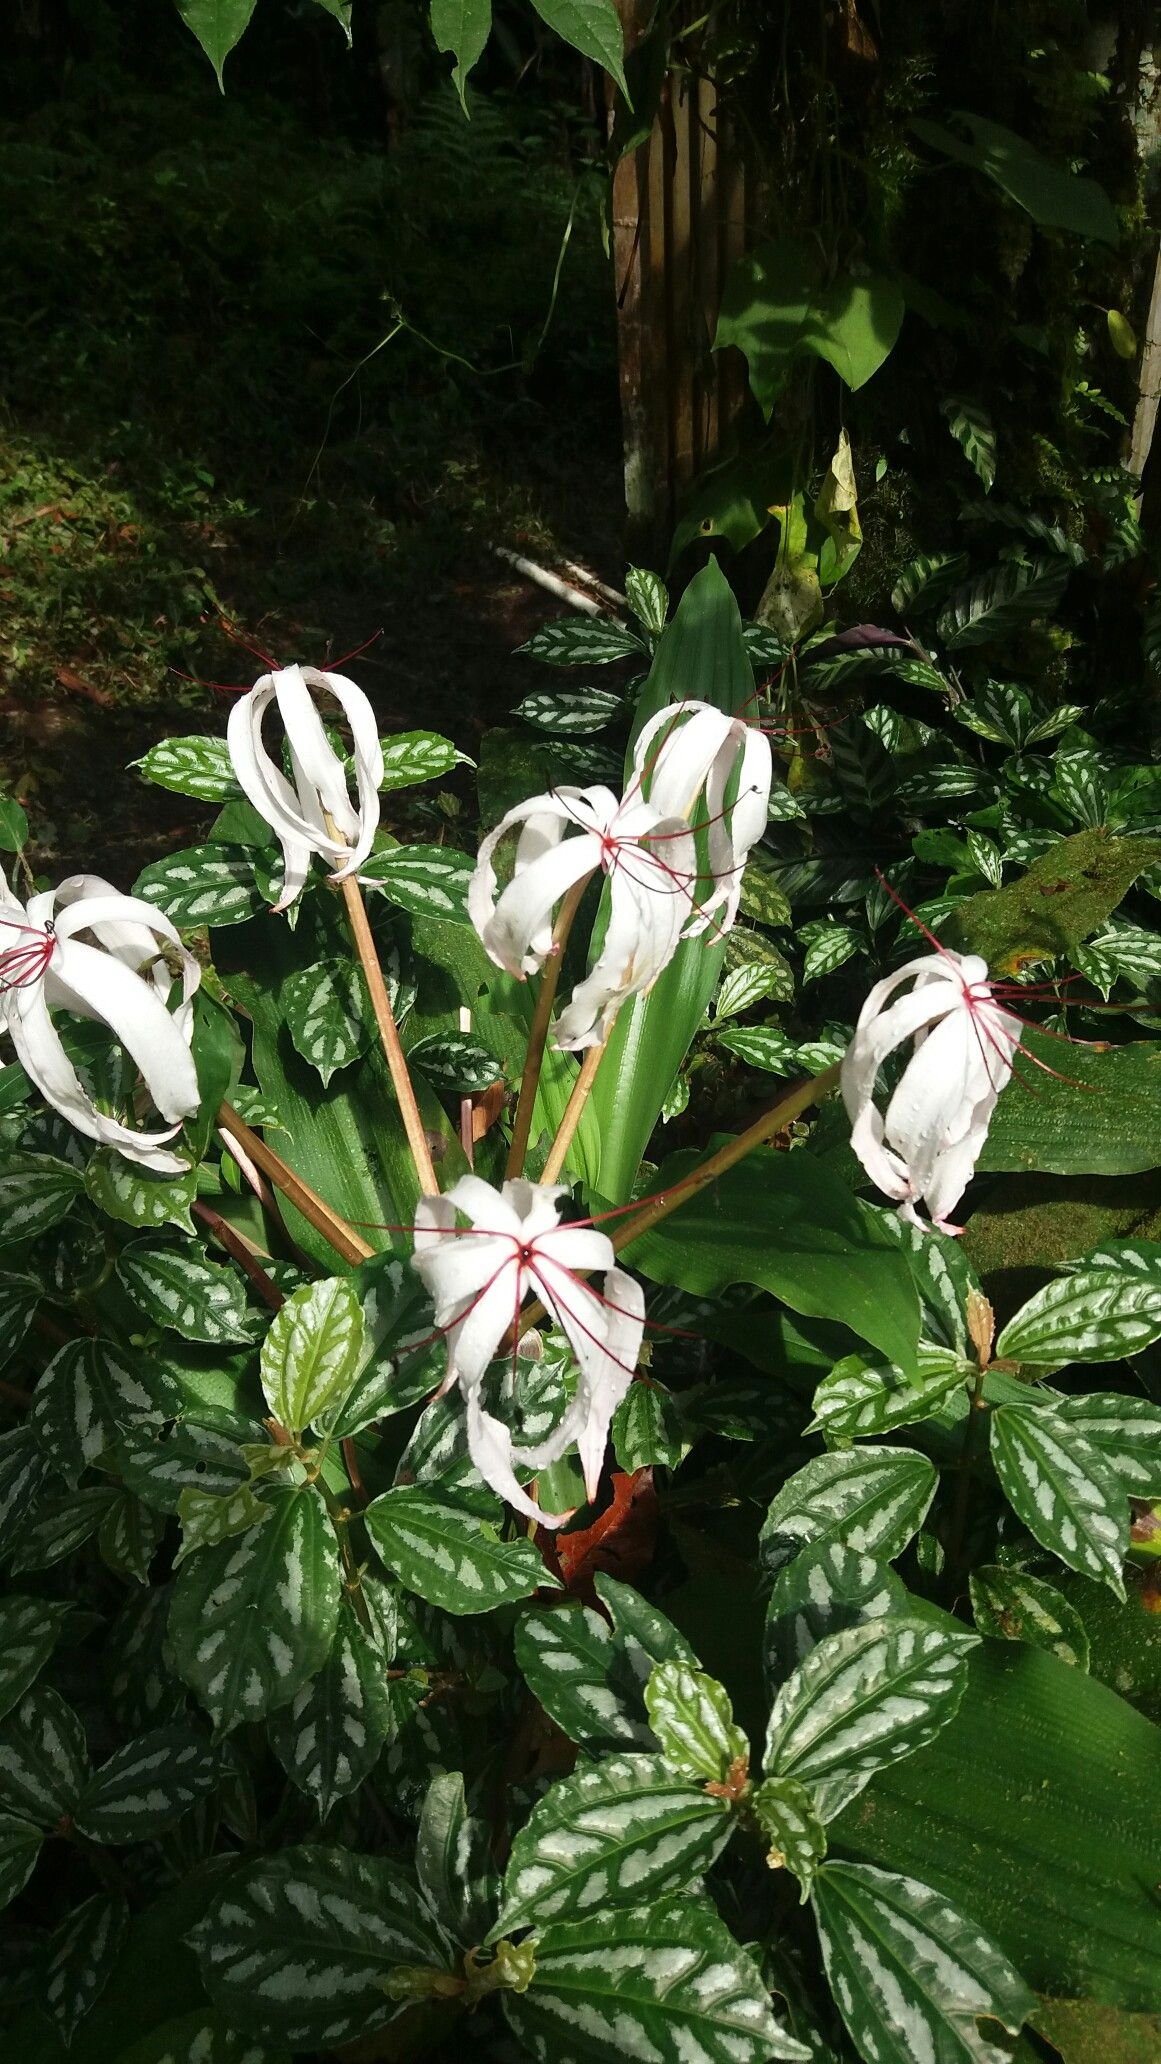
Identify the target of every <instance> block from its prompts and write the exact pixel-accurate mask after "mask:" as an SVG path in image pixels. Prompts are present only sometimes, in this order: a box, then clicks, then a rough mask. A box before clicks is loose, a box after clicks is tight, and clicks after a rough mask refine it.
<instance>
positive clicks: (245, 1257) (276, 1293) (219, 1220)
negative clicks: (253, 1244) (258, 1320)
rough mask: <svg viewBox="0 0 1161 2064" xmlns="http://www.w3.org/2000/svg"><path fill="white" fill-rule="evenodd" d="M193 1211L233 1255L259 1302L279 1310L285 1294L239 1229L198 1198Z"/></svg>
mask: <svg viewBox="0 0 1161 2064" xmlns="http://www.w3.org/2000/svg"><path fill="white" fill-rule="evenodd" d="M193 1214H194V1217H195V1218H200V1219H201V1222H202V1224H203V1225H204V1226H208V1227H209V1229H210V1231H211V1233H212V1234H213V1236H214V1238H215V1240H217V1241H218V1243H219V1245H220V1246H222V1247H224V1248H225V1250H226V1252H227V1254H232V1255H233V1257H234V1260H235V1261H236V1262H237V1264H238V1267H239V1268H240V1269H241V1270H242V1272H243V1274H244V1275H246V1276H248V1277H249V1279H250V1281H251V1283H252V1284H253V1285H254V1288H255V1290H256V1291H257V1293H258V1295H259V1297H260V1298H261V1299H262V1302H263V1304H268V1305H269V1307H270V1309H271V1311H281V1310H282V1307H283V1305H284V1304H285V1303H286V1299H285V1297H284V1296H283V1294H282V1292H281V1290H280V1289H279V1287H278V1285H277V1283H276V1282H275V1281H274V1280H273V1278H272V1277H271V1276H268V1275H267V1273H266V1271H265V1269H264V1268H263V1266H262V1264H261V1262H260V1261H259V1259H258V1257H257V1255H256V1254H254V1253H253V1252H252V1250H251V1249H250V1247H248V1246H247V1244H246V1242H245V1240H244V1239H243V1238H242V1235H241V1233H240V1232H238V1230H237V1228H236V1227H235V1226H232V1225H231V1224H230V1221H229V1219H227V1218H223V1217H222V1214H221V1212H220V1211H215V1210H214V1209H213V1208H212V1206H211V1205H209V1204H203V1203H201V1202H200V1201H199V1202H195V1204H194V1206H193Z"/></svg>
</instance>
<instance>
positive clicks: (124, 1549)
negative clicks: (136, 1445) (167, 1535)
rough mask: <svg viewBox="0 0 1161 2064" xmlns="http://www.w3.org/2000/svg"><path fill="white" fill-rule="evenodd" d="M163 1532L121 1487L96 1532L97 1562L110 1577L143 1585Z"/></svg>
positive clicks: (152, 1514)
mask: <svg viewBox="0 0 1161 2064" xmlns="http://www.w3.org/2000/svg"><path fill="white" fill-rule="evenodd" d="M164 1531H165V1522H164V1520H162V1519H160V1518H159V1517H158V1515H157V1513H155V1512H154V1511H153V1510H152V1509H151V1507H150V1506H148V1505H144V1504H142V1502H141V1499H140V1498H135V1497H134V1495H133V1493H132V1491H127V1490H125V1489H124V1487H122V1489H121V1490H120V1491H119V1492H118V1494H117V1497H116V1498H115V1499H114V1501H113V1503H112V1505H110V1507H109V1510H108V1511H107V1512H106V1514H105V1516H104V1518H103V1519H102V1521H101V1524H100V1526H99V1527H98V1528H97V1549H98V1551H99V1553H100V1557H101V1561H102V1562H103V1563H104V1564H105V1566H106V1568H107V1569H111V1570H112V1571H113V1574H114V1576H118V1577H126V1578H128V1580H129V1582H130V1583H133V1584H147V1583H148V1582H149V1571H150V1567H151V1565H152V1562H153V1558H154V1556H155V1555H156V1553H157V1550H158V1548H159V1547H160V1545H161V1537H162V1534H163V1533H164Z"/></svg>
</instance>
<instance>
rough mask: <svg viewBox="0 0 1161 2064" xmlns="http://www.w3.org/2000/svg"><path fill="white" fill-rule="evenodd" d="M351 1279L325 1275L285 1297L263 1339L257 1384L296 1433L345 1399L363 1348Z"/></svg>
mask: <svg viewBox="0 0 1161 2064" xmlns="http://www.w3.org/2000/svg"><path fill="white" fill-rule="evenodd" d="M365 1346H366V1339H365V1334H364V1329H363V1307H362V1305H361V1304H360V1302H359V1297H358V1293H357V1291H356V1289H355V1286H354V1284H353V1283H351V1282H349V1281H348V1280H347V1279H346V1278H345V1277H343V1276H330V1277H328V1278H327V1279H326V1280H325V1281H324V1282H321V1283H309V1284H306V1285H305V1286H304V1287H303V1288H302V1289H301V1290H296V1291H295V1292H294V1294H293V1296H292V1297H288V1298H287V1300H286V1303H285V1304H284V1305H283V1307H282V1309H281V1311H279V1312H278V1313H277V1314H276V1315H275V1319H274V1323H273V1325H272V1326H271V1328H270V1331H269V1332H268V1333H267V1335H266V1338H265V1340H264V1341H263V1343H262V1358H261V1370H262V1388H263V1390H264V1391H265V1393H266V1402H267V1404H268V1405H269V1406H270V1409H271V1411H272V1412H273V1414H274V1416H275V1418H276V1419H278V1420H279V1421H280V1422H281V1424H282V1425H283V1426H285V1427H286V1428H287V1429H288V1430H289V1431H290V1432H291V1433H295V1434H298V1433H301V1432H302V1431H303V1430H304V1428H306V1427H307V1426H314V1425H316V1424H319V1423H321V1422H322V1421H324V1420H327V1419H330V1418H331V1417H332V1416H333V1415H334V1414H335V1413H336V1412H337V1411H338V1409H339V1407H340V1406H341V1405H342V1404H343V1403H344V1402H345V1400H346V1398H347V1395H348V1393H349V1391H350V1389H351V1387H352V1385H353V1383H354V1381H355V1377H356V1375H357V1373H358V1369H359V1364H360V1362H361V1360H362V1358H363V1354H364V1352H365Z"/></svg>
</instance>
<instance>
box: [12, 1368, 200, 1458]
mask: <svg viewBox="0 0 1161 2064" xmlns="http://www.w3.org/2000/svg"><path fill="white" fill-rule="evenodd" d="M175 1401H176V1393H175V1392H174V1391H173V1387H172V1385H170V1384H168V1383H167V1382H166V1380H165V1379H164V1378H158V1382H157V1393H156V1394H155V1393H154V1391H153V1390H152V1389H151V1388H150V1387H149V1386H147V1384H146V1383H145V1381H144V1380H143V1374H142V1371H141V1370H140V1369H139V1368H137V1367H135V1366H134V1364H133V1362H132V1361H131V1360H130V1359H129V1358H128V1357H127V1356H125V1355H123V1354H121V1353H120V1352H119V1351H118V1350H117V1349H115V1348H113V1347H110V1346H109V1344H108V1342H107V1341H104V1340H93V1339H86V1340H69V1341H66V1342H65V1345H64V1346H63V1347H61V1348H58V1350H57V1352H56V1354H55V1355H54V1356H53V1358H52V1360H51V1362H50V1363H49V1364H48V1367H47V1368H46V1369H45V1371H44V1374H43V1375H42V1377H41V1379H40V1381H39V1383H38V1384H37V1386H36V1392H35V1396H34V1398H33V1404H32V1411H31V1413H30V1415H29V1423H30V1425H31V1426H32V1427H33V1429H34V1431H35V1433H36V1437H37V1439H38V1440H39V1441H40V1443H41V1445H42V1446H43V1448H44V1452H45V1454H46V1455H48V1456H49V1458H50V1460H51V1461H52V1463H53V1466H54V1468H56V1469H59V1471H60V1473H61V1475H62V1476H63V1477H64V1478H65V1481H66V1482H67V1483H70V1484H75V1483H76V1482H77V1480H78V1478H79V1477H80V1476H81V1475H82V1473H83V1471H84V1470H85V1469H87V1468H88V1467H89V1465H90V1463H93V1462H95V1461H96V1460H97V1457H98V1456H99V1455H103V1454H104V1453H105V1451H106V1449H108V1448H112V1447H114V1446H115V1445H116V1442H117V1439H118V1437H119V1435H120V1433H121V1432H122V1430H123V1429H125V1428H127V1427H131V1426H135V1425H138V1426H139V1425H141V1424H143V1423H144V1424H150V1423H152V1424H153V1425H156V1426H160V1424H161V1411H162V1406H163V1404H165V1403H169V1404H172V1403H174V1402H175Z"/></svg>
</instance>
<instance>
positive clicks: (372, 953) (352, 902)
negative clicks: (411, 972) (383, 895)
mask: <svg viewBox="0 0 1161 2064" xmlns="http://www.w3.org/2000/svg"><path fill="white" fill-rule="evenodd" d="M339 886H340V887H341V889H342V892H343V902H344V903H345V904H346V906H347V917H348V919H349V921H350V926H351V933H352V936H353V938H354V941H355V951H356V953H357V954H358V956H359V962H360V965H361V967H362V970H363V974H364V975H365V977H366V981H367V988H368V990H369V991H370V996H371V1008H372V1010H373V1011H374V1013H375V1023H376V1024H377V1025H378V1027H379V1037H380V1039H381V1040H382V1042H383V1053H384V1056H385V1058H386V1061H387V1067H388V1069H389V1071H390V1075H391V1081H392V1083H393V1085H394V1089H395V1095H396V1097H397V1099H398V1102H399V1109H400V1112H401V1114H402V1117H403V1129H404V1131H405V1132H406V1134H407V1144H408V1146H409V1147H410V1149H411V1158H412V1160H413V1161H414V1163H415V1173H416V1177H417V1179H418V1182H419V1187H420V1189H421V1190H422V1191H423V1193H424V1195H425V1196H429V1197H438V1195H439V1179H438V1177H437V1175H436V1172H435V1163H434V1161H433V1160H432V1158H431V1146H430V1144H429V1142H428V1137H427V1132H426V1130H425V1128H424V1123H423V1119H422V1117H421V1116H420V1112H419V1104H418V1102H417V1101H416V1096H415V1085H414V1083H413V1082H412V1080H411V1074H410V1071H409V1069H408V1066H407V1060H406V1057H405V1055H404V1052H403V1048H402V1046H401V1045H400V1043H399V1028H398V1026H397V1025H396V1023H395V1013H394V1011H393V1010H392V1008H391V998H390V996H389V995H388V992H387V984H386V982H385V981H384V979H383V970H382V968H381V967H380V965H379V955H378V953H377V951H376V949H375V940H374V936H373V934H372V931H371V922H370V919H369V918H368V916H367V906H366V904H365V903H364V901H363V891H362V889H361V888H360V887H359V884H358V882H357V881H356V880H355V878H354V876H353V875H350V874H349V875H348V876H347V877H346V879H345V881H343V882H341V883H340V884H339Z"/></svg>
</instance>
